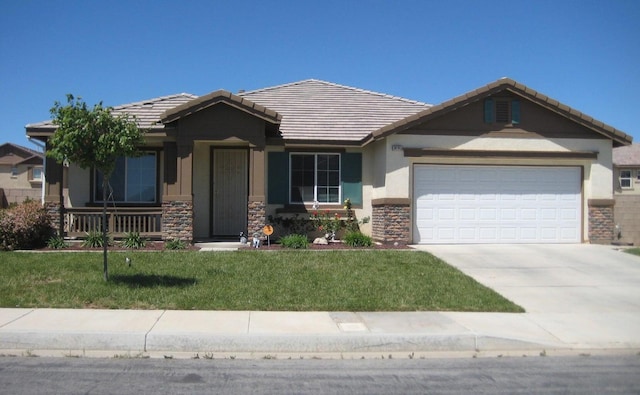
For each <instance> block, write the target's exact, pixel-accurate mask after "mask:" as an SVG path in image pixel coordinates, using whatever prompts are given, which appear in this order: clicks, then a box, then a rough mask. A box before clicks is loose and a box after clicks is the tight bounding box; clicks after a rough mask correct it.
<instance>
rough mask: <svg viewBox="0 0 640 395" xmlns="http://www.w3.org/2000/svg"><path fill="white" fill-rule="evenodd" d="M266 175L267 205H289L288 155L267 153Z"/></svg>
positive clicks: (285, 153) (284, 153)
mask: <svg viewBox="0 0 640 395" xmlns="http://www.w3.org/2000/svg"><path fill="white" fill-rule="evenodd" d="M268 161H269V162H268V166H269V170H268V174H267V193H268V196H267V203H269V204H287V203H289V199H288V195H289V154H288V153H287V152H269V156H268Z"/></svg>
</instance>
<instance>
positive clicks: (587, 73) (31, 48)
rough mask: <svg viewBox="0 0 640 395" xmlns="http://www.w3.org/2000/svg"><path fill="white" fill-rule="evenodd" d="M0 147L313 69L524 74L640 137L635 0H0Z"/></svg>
mask: <svg viewBox="0 0 640 395" xmlns="http://www.w3.org/2000/svg"><path fill="white" fill-rule="evenodd" d="M0 4H1V5H2V7H1V9H2V12H0V113H1V114H2V118H3V123H2V126H1V127H0V134H1V137H0V143H3V142H7V141H8V142H13V143H17V144H21V145H25V146H28V147H31V148H34V147H35V146H33V145H31V143H29V142H28V140H27V139H26V137H25V130H24V126H25V125H26V124H27V123H33V122H39V121H43V120H46V119H49V109H50V108H51V106H52V105H53V103H54V101H56V100H58V101H64V100H65V94H67V93H72V94H74V95H76V96H82V97H83V98H84V100H85V101H86V102H88V103H89V104H94V103H96V102H98V101H103V103H104V104H105V105H118V104H124V103H129V102H134V101H139V100H144V99H148V98H152V97H158V96H163V95H168V94H172V93H180V92H189V93H193V94H197V95H202V94H206V93H208V92H211V91H214V90H217V89H227V90H229V91H232V92H237V91H238V90H240V89H245V90H251V89H258V88H263V87H267V86H273V85H279V84H283V83H288V82H294V81H298V80H303V79H308V78H316V79H321V80H326V81H331V82H336V83H339V84H344V85H349V86H354V87H358V88H363V89H368V90H372V91H377V92H383V93H388V94H393V95H397V96H402V97H406V98H409V99H414V100H420V101H424V102H428V103H433V104H437V103H440V102H442V101H445V100H448V99H450V98H453V97H455V96H457V95H460V94H462V93H465V92H468V91H471V90H473V89H476V88H478V87H481V86H483V85H486V84H487V83H489V82H492V81H495V80H497V79H498V78H500V77H505V76H507V77H510V78H513V79H515V80H517V81H519V82H521V83H523V84H525V85H527V86H529V87H531V88H533V89H536V90H537V91H539V92H541V93H544V94H546V95H548V96H551V97H552V98H554V99H557V100H559V101H561V102H563V103H565V104H567V105H569V106H571V107H573V108H575V109H578V110H580V111H583V112H585V113H587V114H589V115H591V116H593V117H595V118H597V119H599V120H601V121H603V122H605V123H607V124H609V125H611V126H613V127H616V128H618V129H620V130H622V131H624V132H626V133H627V134H629V135H632V136H633V137H634V140H635V141H636V142H637V141H640V127H639V126H638V122H637V121H636V119H635V118H636V117H637V114H638V112H639V110H638V97H639V95H638V93H639V92H640V23H639V22H638V21H639V20H640V1H636V0H601V1H593V0H580V1H563V0H553V1H546V0H536V1H521V0H508V1H502V0H489V1H475V0H473V1H471V0H469V1H463V0H452V1H430V0H421V1H409V0H407V1H402V0H396V1H392V0H389V1H379V0H358V1H350V0H338V1H334V0H321V1H303V0H297V1H284V0H282V1H278V0H276V1H265V0H262V1H226V0H225V1H223V0H220V1H217V0H216V1H213V0H212V1H195V0H183V1H160V0H155V1H143V0H135V1H117V0H116V1H114V0H112V1H108V2H107V1H84V0H83V1H74V0H51V1H45V0H41V1H30V0H24V1H17V0H14V1H7V0H0Z"/></svg>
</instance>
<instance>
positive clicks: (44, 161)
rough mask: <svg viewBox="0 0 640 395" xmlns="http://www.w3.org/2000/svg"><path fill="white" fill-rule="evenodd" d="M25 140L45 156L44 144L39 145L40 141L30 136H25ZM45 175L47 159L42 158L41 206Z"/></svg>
mask: <svg viewBox="0 0 640 395" xmlns="http://www.w3.org/2000/svg"><path fill="white" fill-rule="evenodd" d="M27 140H29V142H30V143H32V144H34V145H36V146H37V147H38V148H41V149H42V153H43V155H45V154H46V146H45V144H44V143H41V142H40V141H38V140H35V139H34V138H33V137H31V136H27ZM41 144H42V145H41ZM46 174H47V159H46V158H43V159H42V184H41V185H40V203H41V204H44V187H45V184H46Z"/></svg>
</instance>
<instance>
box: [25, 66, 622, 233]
mask: <svg viewBox="0 0 640 395" xmlns="http://www.w3.org/2000/svg"><path fill="white" fill-rule="evenodd" d="M115 111H116V112H128V113H130V114H133V115H135V116H136V117H137V118H138V121H139V124H140V126H141V127H143V128H147V129H148V132H147V134H146V142H147V144H146V146H145V147H144V148H145V154H144V155H143V156H142V157H138V158H123V159H122V160H121V161H119V162H118V167H117V170H116V172H115V173H114V174H115V175H116V177H114V178H113V179H112V180H111V186H112V189H113V191H112V198H111V199H110V201H109V206H110V211H111V212H112V213H113V215H112V216H111V219H110V225H109V226H110V230H111V231H113V232H115V233H117V232H122V231H126V230H127V229H130V225H123V223H131V222H135V221H138V222H139V224H138V225H136V226H137V228H138V229H141V230H142V231H143V232H145V233H147V234H153V235H159V236H162V237H163V238H165V239H171V238H180V239H184V240H200V239H212V238H218V237H237V236H238V235H239V234H240V232H241V231H248V232H249V234H252V233H253V232H257V231H259V230H260V229H262V227H263V225H264V224H265V223H266V221H267V219H268V218H269V216H271V215H282V216H284V215H289V214H293V213H301V212H302V213H305V212H306V213H310V212H312V211H314V210H315V208H316V207H318V208H319V210H330V212H331V213H333V212H338V213H343V211H342V204H343V200H344V199H347V198H349V199H351V201H352V203H353V206H354V208H355V212H356V215H357V216H358V217H359V218H363V217H366V216H369V217H370V218H371V222H370V223H369V224H367V225H366V226H365V227H363V231H364V232H365V233H368V234H370V235H371V236H372V237H373V238H374V239H375V240H378V241H381V242H387V243H393V242H399V243H539V242H544V243H579V242H607V243H608V242H611V240H612V239H613V228H614V223H613V191H612V188H611V185H612V183H613V173H612V159H611V156H612V148H613V147H618V146H625V145H629V144H631V140H632V139H631V137H630V136H628V135H626V134H625V133H623V132H621V131H619V130H616V129H614V128H612V127H610V126H608V125H606V124H603V123H602V122H599V121H596V120H594V119H593V118H591V117H589V116H587V115H585V114H583V113H581V112H579V111H576V110H574V109H572V108H570V107H568V106H566V105H564V104H561V103H559V102H557V101H555V100H553V99H551V98H549V97H547V96H545V95H543V94H541V93H538V92H536V91H535V90H533V89H531V88H528V87H526V86H524V85H522V84H520V83H517V82H515V81H513V80H510V79H507V78H504V79H500V80H498V81H495V82H493V83H490V84H488V85H486V86H483V87H480V88H479V89H476V90H473V91H470V92H469V93H466V94H464V95H462V96H458V97H456V98H454V99H451V100H449V101H447V102H444V103H442V104H439V105H436V106H431V105H429V104H426V103H421V102H417V101H413V100H408V99H404V98H400V97H394V96H390V95H385V94H380V93H375V92H370V91H366V90H362V89H356V88H352V87H347V86H343V85H338V84H334V83H329V82H324V81H318V80H305V81H300V82H295V83H290V84H285V85H280V86H275V87H270V88H265V89H259V90H254V91H249V92H242V93H239V94H232V93H230V92H227V91H224V90H219V91H215V92H212V93H210V94H208V95H205V96H202V97H195V96H193V95H188V94H179V95H174V96H165V97H160V98H156V99H150V100H147V101H143V102H137V103H133V104H128V105H123V106H119V107H116V108H115ZM54 130H55V127H54V125H53V124H52V123H51V122H50V121H47V122H41V123H37V124H31V125H27V134H28V135H29V136H30V137H32V138H36V139H39V140H41V141H44V142H46V141H47V138H48V137H49V136H50V135H51V134H52V133H53V132H54ZM46 180H47V181H46V188H45V191H46V196H45V202H46V203H45V204H46V205H47V207H48V210H49V211H50V212H51V213H53V214H59V213H60V212H63V213H66V214H65V216H64V218H65V223H64V226H63V227H64V230H65V231H66V232H67V233H68V234H70V235H73V234H80V233H79V232H81V231H82V230H84V229H85V228H86V225H84V224H85V222H90V221H89V220H88V219H87V218H89V219H91V218H93V220H95V214H96V213H97V212H99V210H98V209H97V208H99V206H101V201H100V199H101V196H102V192H101V190H100V185H101V182H100V176H99V174H96V173H95V172H94V171H91V170H82V169H79V168H77V167H76V166H74V165H73V164H72V165H71V166H70V167H69V168H68V169H64V170H63V167H62V166H60V165H59V164H56V163H54V162H53V161H52V160H51V159H47V177H46ZM67 182H68V185H69V192H68V198H67V199H66V201H67V202H66V203H64V206H65V207H61V206H62V204H61V201H63V199H61V198H60V193H61V192H60V191H61V190H62V189H63V188H60V184H61V183H65V184H66V183H67ZM94 207H96V208H94ZM92 216H93V217H92ZM56 218H61V216H59V215H56ZM118 218H119V219H118ZM118 221H120V222H118ZM58 226H61V225H60V223H58ZM61 228H62V226H61Z"/></svg>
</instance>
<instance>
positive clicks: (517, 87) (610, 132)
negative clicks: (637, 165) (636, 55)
mask: <svg viewBox="0 0 640 395" xmlns="http://www.w3.org/2000/svg"><path fill="white" fill-rule="evenodd" d="M501 91H509V92H512V93H514V94H516V95H518V96H521V97H523V98H525V99H528V100H530V101H532V102H534V103H536V104H538V105H540V106H542V107H544V108H546V109H548V110H550V111H553V112H555V113H557V114H559V115H561V116H564V117H566V118H568V119H570V120H572V121H574V122H576V123H578V124H580V125H582V126H584V127H586V128H589V129H591V130H593V131H595V132H597V133H600V134H602V135H603V136H605V137H607V138H610V139H611V140H613V142H614V145H616V146H617V145H628V144H631V141H632V137H631V136H629V135H627V134H625V133H624V132H622V131H620V130H618V129H616V128H614V127H612V126H609V125H607V124H605V123H604V122H601V121H598V120H596V119H594V118H593V117H590V116H588V115H586V114H584V113H582V112H580V111H578V110H575V109H573V108H571V107H569V106H566V105H564V104H562V103H560V102H558V101H557V100H554V99H552V98H550V97H548V96H545V95H543V94H542V93H540V92H537V91H535V90H533V89H531V88H529V87H527V86H525V85H523V84H520V83H519V82H516V81H514V80H512V79H510V78H501V79H499V80H497V81H495V82H492V83H490V84H488V85H485V86H483V87H481V88H478V89H476V90H473V91H470V92H467V93H465V94H463V95H460V96H458V97H455V98H453V99H451V100H448V101H445V102H443V103H441V104H438V105H436V106H433V107H430V108H428V109H426V110H424V111H422V112H420V113H417V114H414V115H411V116H409V117H407V118H404V119H402V120H399V121H397V122H394V123H391V124H389V125H385V126H383V127H381V128H380V129H378V130H376V131H375V132H374V133H373V135H372V137H373V139H374V140H375V139H380V138H384V137H386V136H388V135H390V134H394V133H397V132H400V131H403V130H406V129H409V128H411V127H413V126H416V125H419V124H421V123H423V122H425V121H428V120H429V119H433V118H436V117H439V116H441V115H444V114H446V113H448V112H450V111H454V110H456V109H458V108H461V107H464V106H466V105H469V104H470V103H473V102H477V101H479V100H483V99H484V98H486V97H488V96H491V95H493V94H495V93H497V92H501Z"/></svg>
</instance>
